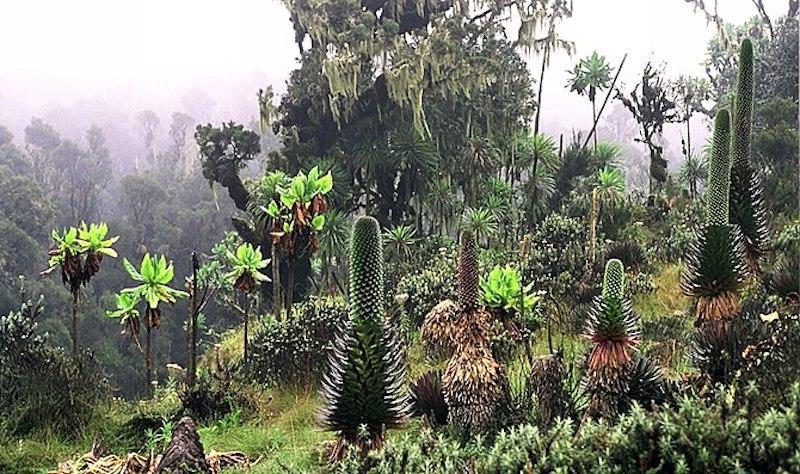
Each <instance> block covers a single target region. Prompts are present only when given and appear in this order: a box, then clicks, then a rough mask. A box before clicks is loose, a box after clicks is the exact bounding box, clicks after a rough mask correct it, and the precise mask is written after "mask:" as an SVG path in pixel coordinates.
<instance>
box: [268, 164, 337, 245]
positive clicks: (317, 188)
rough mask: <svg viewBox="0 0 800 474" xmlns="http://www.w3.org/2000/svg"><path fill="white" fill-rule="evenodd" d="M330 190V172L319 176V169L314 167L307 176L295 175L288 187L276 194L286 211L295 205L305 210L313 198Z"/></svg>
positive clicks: (331, 180) (301, 173) (279, 189)
mask: <svg viewBox="0 0 800 474" xmlns="http://www.w3.org/2000/svg"><path fill="white" fill-rule="evenodd" d="M332 189H333V176H332V175H331V172H330V171H328V173H327V174H325V175H322V176H320V171H319V167H317V166H315V167H313V168H311V170H310V171H309V172H308V174H307V175H306V174H305V173H303V172H302V171H301V172H299V173H297V175H296V176H295V177H294V178H292V180H291V182H290V183H289V185H288V186H286V187H285V188H278V192H279V194H280V199H281V204H283V206H284V207H285V208H286V209H292V208H293V207H294V206H295V205H298V206H301V207H303V208H306V207H308V206H309V205H310V204H311V201H313V199H314V198H315V197H317V196H324V195H325V194H328V193H329V192H330V191H331V190H332ZM320 228H321V226H320ZM315 230H319V229H315Z"/></svg>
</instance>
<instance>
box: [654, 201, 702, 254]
mask: <svg viewBox="0 0 800 474" xmlns="http://www.w3.org/2000/svg"><path fill="white" fill-rule="evenodd" d="M703 209H704V208H703V204H702V201H701V200H699V199H698V200H694V201H691V202H690V203H689V204H688V205H687V206H685V207H675V208H673V209H670V211H669V212H668V213H667V215H666V219H665V221H664V222H663V226H664V229H663V230H662V232H659V236H660V237H659V238H658V239H657V240H656V241H655V242H653V245H654V247H655V250H656V252H655V253H656V256H657V257H658V258H659V259H661V260H663V261H666V262H675V261H678V260H680V259H682V258H684V257H685V256H686V255H687V253H688V252H689V247H690V246H691V245H692V242H694V241H695V240H696V238H697V237H696V232H697V229H698V228H699V227H700V225H701V224H702V222H703V215H704V214H703V212H704V210H703Z"/></svg>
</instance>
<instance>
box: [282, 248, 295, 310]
mask: <svg viewBox="0 0 800 474" xmlns="http://www.w3.org/2000/svg"><path fill="white" fill-rule="evenodd" d="M288 263H289V274H288V275H286V291H285V292H284V300H285V301H284V303H285V304H286V308H285V309H286V314H289V310H291V309H292V303H293V302H294V263H295V259H294V258H290V259H289V260H288Z"/></svg>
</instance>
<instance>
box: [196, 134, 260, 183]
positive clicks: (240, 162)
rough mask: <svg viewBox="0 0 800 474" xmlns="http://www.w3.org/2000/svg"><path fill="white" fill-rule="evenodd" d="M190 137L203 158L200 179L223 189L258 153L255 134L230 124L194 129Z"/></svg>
mask: <svg viewBox="0 0 800 474" xmlns="http://www.w3.org/2000/svg"><path fill="white" fill-rule="evenodd" d="M194 137H195V140H196V141H197V145H198V146H199V147H200V154H201V155H202V157H203V176H204V177H205V178H206V179H207V180H209V182H213V181H218V182H220V183H223V185H224V183H227V182H228V180H229V179H231V178H232V176H233V175H235V174H236V172H237V170H239V169H240V168H242V167H243V166H245V164H246V163H245V162H246V161H249V160H252V159H253V158H254V157H255V156H256V155H257V154H258V153H259V152H260V151H261V146H260V144H259V137H258V134H257V133H255V132H253V131H251V130H245V128H244V126H243V125H238V124H236V123H233V122H229V123H223V124H222V128H216V127H213V126H212V125H211V124H207V125H198V126H197V130H196V131H195V134H194Z"/></svg>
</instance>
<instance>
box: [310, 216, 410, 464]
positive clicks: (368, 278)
mask: <svg viewBox="0 0 800 474" xmlns="http://www.w3.org/2000/svg"><path fill="white" fill-rule="evenodd" d="M350 242H351V244H350V245H351V250H350V285H349V298H350V301H349V305H350V314H349V320H348V321H347V322H346V323H345V325H344V327H343V328H342V333H341V335H340V337H338V338H337V340H336V342H335V344H334V351H333V352H332V353H331V356H330V359H329V366H328V372H327V373H326V375H325V376H324V377H323V379H322V394H323V398H324V402H323V407H322V409H321V410H320V412H319V421H320V424H321V425H322V426H324V427H325V428H326V429H329V430H331V431H336V432H338V433H339V441H340V449H341V448H343V447H344V446H347V445H351V444H352V445H356V446H360V447H362V449H368V448H369V447H370V446H373V445H375V444H378V445H380V444H381V442H382V439H383V436H384V430H385V429H386V428H391V427H395V426H399V425H401V424H403V423H404V422H405V421H406V419H407V417H408V415H409V413H410V404H409V399H408V396H407V394H406V393H404V391H403V390H404V388H403V387H402V380H403V378H404V377H405V363H404V360H403V359H402V355H401V352H400V348H399V347H398V345H397V342H396V340H395V339H394V336H393V331H392V329H391V328H390V327H388V326H387V324H386V322H385V320H384V318H385V314H384V311H385V306H384V301H383V298H384V291H385V290H384V282H383V249H382V243H381V235H380V228H379V225H378V222H377V221H376V220H375V219H373V218H371V217H360V218H359V219H357V220H356V222H355V223H354V224H353V234H352V237H351V239H350ZM363 431H365V432H366V434H365V435H362V432H363ZM340 455H341V451H338V452H337V451H336V450H334V452H333V453H332V457H334V458H337V457H339V456H340Z"/></svg>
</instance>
